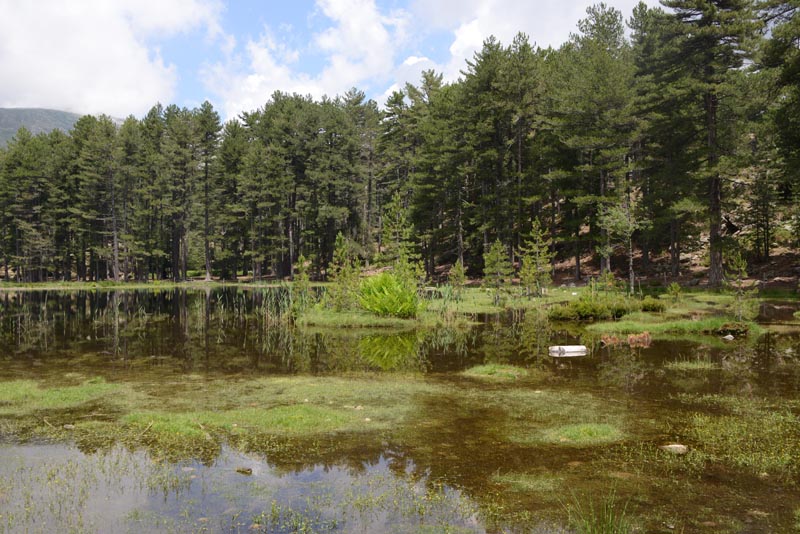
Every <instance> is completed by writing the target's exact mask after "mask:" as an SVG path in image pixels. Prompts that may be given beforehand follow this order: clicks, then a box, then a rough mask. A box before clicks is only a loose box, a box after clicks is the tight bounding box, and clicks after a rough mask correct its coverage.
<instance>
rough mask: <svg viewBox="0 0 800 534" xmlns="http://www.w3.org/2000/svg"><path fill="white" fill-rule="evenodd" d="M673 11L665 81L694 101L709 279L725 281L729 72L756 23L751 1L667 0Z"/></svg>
mask: <svg viewBox="0 0 800 534" xmlns="http://www.w3.org/2000/svg"><path fill="white" fill-rule="evenodd" d="M663 4H664V5H665V6H666V7H668V8H671V9H672V10H673V11H674V15H673V17H672V23H671V24H670V25H669V26H668V27H667V28H666V31H665V32H664V37H665V38H666V39H667V43H668V45H667V46H668V48H667V50H668V54H669V56H668V57H669V60H668V61H666V62H665V64H664V65H663V67H664V70H663V71H662V72H663V74H662V81H663V82H664V84H666V85H668V86H670V87H669V89H670V95H673V96H672V98H678V99H682V100H686V101H688V102H691V103H692V107H691V108H690V109H685V110H681V113H690V114H691V116H692V118H693V121H694V123H695V124H696V125H697V128H698V131H700V132H702V134H703V142H702V144H701V145H700V146H699V147H698V150H697V152H696V154H697V155H696V156H695V158H696V159H695V169H696V175H697V176H698V177H699V178H701V179H702V180H703V181H704V182H705V186H706V195H707V196H706V198H707V209H708V223H709V236H710V259H711V261H710V266H709V272H708V280H709V284H710V285H711V286H713V287H718V286H719V285H720V284H721V283H722V280H723V274H724V273H723V264H722V262H723V258H722V233H721V227H722V201H723V176H722V174H721V169H720V158H721V157H722V156H723V155H724V154H725V152H726V149H727V144H728V143H727V142H728V139H727V138H726V136H725V133H726V132H725V130H724V129H723V125H724V121H723V117H724V115H725V113H726V111H727V109H726V108H729V106H730V103H728V102H726V95H727V94H728V90H727V88H728V86H729V80H730V74H731V73H732V72H733V71H735V69H738V68H739V67H741V65H742V64H743V62H744V59H745V58H746V56H747V50H746V47H747V44H748V41H749V40H750V39H751V38H752V37H753V35H754V32H755V30H756V29H757V24H756V22H755V21H754V18H753V12H752V4H751V2H750V0H664V2H663Z"/></svg>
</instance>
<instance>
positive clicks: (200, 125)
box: [194, 100, 222, 281]
mask: <svg viewBox="0 0 800 534" xmlns="http://www.w3.org/2000/svg"><path fill="white" fill-rule="evenodd" d="M194 119H195V123H196V129H197V136H198V140H199V143H198V145H199V146H198V149H199V154H198V156H199V158H200V186H199V187H198V188H197V194H198V196H199V197H200V198H199V201H200V202H199V204H200V206H201V209H202V235H203V259H204V260H205V261H204V263H205V270H206V276H205V279H206V281H208V280H211V256H212V250H211V241H212V239H213V238H214V236H215V233H216V232H215V229H214V221H215V220H216V218H217V212H216V210H215V209H214V208H215V203H214V198H215V197H217V195H218V192H217V190H216V188H215V186H216V184H217V180H216V179H215V174H216V172H217V165H216V164H215V161H216V158H217V149H218V144H219V134H220V130H221V129H222V125H221V124H220V120H219V114H218V113H217V112H216V111H214V107H213V106H212V105H211V103H210V102H208V101H207V100H206V101H205V102H203V104H202V105H201V106H200V109H198V110H195V112H194Z"/></svg>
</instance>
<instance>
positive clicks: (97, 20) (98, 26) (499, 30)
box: [0, 0, 656, 119]
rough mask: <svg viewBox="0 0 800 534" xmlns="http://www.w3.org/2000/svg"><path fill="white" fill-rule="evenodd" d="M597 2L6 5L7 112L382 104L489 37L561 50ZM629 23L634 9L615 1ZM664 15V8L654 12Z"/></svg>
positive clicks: (2, 27)
mask: <svg viewBox="0 0 800 534" xmlns="http://www.w3.org/2000/svg"><path fill="white" fill-rule="evenodd" d="M593 3H596V1H592V0H291V1H285V0H283V1H278V0H68V1H67V0H35V1H30V0H0V107H40V108H51V109H60V110H65V111H72V112H75V113H79V114H101V113H105V114H107V115H111V116H112V117H117V118H124V117H126V116H128V115H134V116H136V117H141V116H142V115H144V114H145V113H146V112H147V110H148V109H150V108H151V107H152V106H153V105H154V104H155V103H157V102H161V103H162V104H164V105H167V104H177V105H179V106H185V107H189V108H193V107H196V106H199V105H200V104H201V103H202V102H203V101H204V100H208V101H210V102H211V103H212V104H213V105H214V107H215V109H216V110H217V111H218V112H219V113H220V115H221V116H222V118H223V119H231V118H234V117H236V116H237V115H238V114H240V113H241V112H243V111H253V110H255V109H257V108H259V107H261V106H263V105H264V104H265V103H266V102H267V101H269V99H270V96H271V95H272V94H273V93H274V92H275V91H283V92H288V93H299V94H302V95H311V96H313V97H314V98H321V97H322V96H324V95H328V96H331V97H333V96H336V95H339V94H343V93H344V92H346V91H347V90H348V89H350V88H352V87H356V88H358V89H360V90H362V91H364V92H365V93H366V95H367V97H369V98H372V99H375V100H376V101H377V102H378V103H379V104H380V105H382V104H383V103H384V102H385V101H386V98H387V97H388V96H389V95H390V94H391V93H392V91H394V90H396V89H399V88H402V87H403V86H404V85H405V83H407V82H411V83H415V84H416V83H418V82H419V79H420V74H421V73H422V71H424V70H427V69H434V70H436V71H437V72H439V73H442V74H443V75H444V77H445V80H446V81H455V80H456V79H458V77H459V75H460V71H461V70H463V69H464V68H465V61H466V60H467V59H469V58H472V57H473V54H474V53H475V52H476V51H478V50H480V48H481V46H482V44H483V41H484V40H485V39H486V38H487V37H489V36H490V35H494V36H495V37H497V38H498V39H499V40H500V41H501V42H502V43H503V44H506V45H507V44H510V43H511V41H512V39H513V37H514V36H515V35H516V34H517V33H518V32H524V33H526V34H527V35H528V36H529V39H530V41H531V43H534V44H535V45H538V46H541V47H547V46H553V47H558V46H559V45H560V44H561V43H563V42H564V41H566V40H567V39H569V35H570V33H572V32H575V31H576V25H577V22H578V20H579V19H581V18H583V17H584V16H585V13H586V8H587V7H588V6H590V5H591V4H593ZM606 3H607V4H608V5H612V6H614V7H616V8H617V9H619V10H620V11H621V12H622V14H623V17H624V18H625V19H626V20H627V19H628V18H629V17H630V15H631V12H632V10H633V7H634V5H635V4H636V3H638V0H607V1H606ZM647 3H649V4H651V5H655V3H656V2H655V1H654V0H648V2H647Z"/></svg>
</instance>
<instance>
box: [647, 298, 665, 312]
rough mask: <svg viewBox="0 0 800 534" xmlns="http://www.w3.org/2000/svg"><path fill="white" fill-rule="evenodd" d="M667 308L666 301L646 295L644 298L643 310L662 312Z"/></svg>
mask: <svg viewBox="0 0 800 534" xmlns="http://www.w3.org/2000/svg"><path fill="white" fill-rule="evenodd" d="M666 309H667V305H666V304H665V303H664V301H662V300H659V299H657V298H653V297H645V298H643V299H642V311H646V312H657V313H661V312H663V311H665V310H666Z"/></svg>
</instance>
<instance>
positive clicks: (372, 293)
mask: <svg viewBox="0 0 800 534" xmlns="http://www.w3.org/2000/svg"><path fill="white" fill-rule="evenodd" d="M359 302H360V303H361V306H362V307H363V308H364V309H365V310H367V311H370V312H372V313H374V314H376V315H382V316H387V315H388V316H393V317H400V318H410V317H416V315H417V310H418V309H419V297H418V296H417V292H416V291H415V289H412V288H410V287H408V286H407V285H404V284H403V283H401V281H400V279H399V278H398V277H397V276H396V275H394V274H392V273H382V274H379V275H377V276H371V277H369V278H367V279H365V280H363V281H362V282H361V291H360V294H359Z"/></svg>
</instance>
